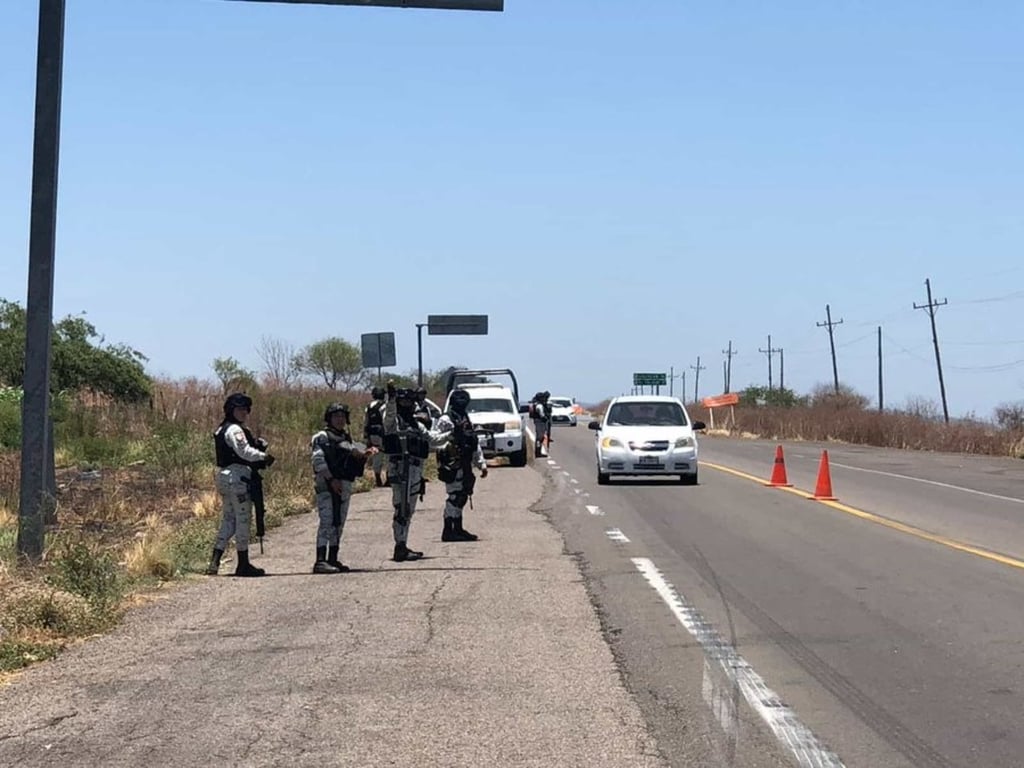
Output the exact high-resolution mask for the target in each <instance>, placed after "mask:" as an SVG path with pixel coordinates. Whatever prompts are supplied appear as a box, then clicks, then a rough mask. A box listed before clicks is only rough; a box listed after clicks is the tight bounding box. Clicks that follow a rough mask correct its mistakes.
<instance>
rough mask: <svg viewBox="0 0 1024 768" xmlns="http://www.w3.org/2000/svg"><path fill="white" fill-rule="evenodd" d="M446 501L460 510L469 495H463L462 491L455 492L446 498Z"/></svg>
mask: <svg viewBox="0 0 1024 768" xmlns="http://www.w3.org/2000/svg"><path fill="white" fill-rule="evenodd" d="M448 501H450V502H451V504H452V506H453V507H457V508H458V509H462V508H463V507H464V506H466V502H467V501H469V494H468V493H463V492H462V491H456V492H455V493H453V494H452V495H451V496H449V497H448Z"/></svg>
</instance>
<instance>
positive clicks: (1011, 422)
mask: <svg viewBox="0 0 1024 768" xmlns="http://www.w3.org/2000/svg"><path fill="white" fill-rule="evenodd" d="M995 417H996V424H998V425H999V426H1000V427H1002V428H1003V429H1009V430H1011V431H1013V432H1024V400H1022V401H1018V402H1016V403H1002V404H1000V405H999V406H997V407H996V410H995Z"/></svg>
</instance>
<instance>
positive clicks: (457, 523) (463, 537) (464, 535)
mask: <svg viewBox="0 0 1024 768" xmlns="http://www.w3.org/2000/svg"><path fill="white" fill-rule="evenodd" d="M452 527H453V528H454V529H455V535H456V536H458V537H459V541H476V540H477V539H478V538H479V536H477V535H476V534H475V533H470V532H469V531H467V530H466V529H465V528H463V527H462V518H461V517H456V518H455V520H454V522H453V525H452Z"/></svg>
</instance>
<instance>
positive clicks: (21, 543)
mask: <svg viewBox="0 0 1024 768" xmlns="http://www.w3.org/2000/svg"><path fill="white" fill-rule="evenodd" d="M63 69H64V0H39V41H38V49H37V54H36V111H35V141H34V146H33V155H32V210H31V220H30V224H29V247H28V299H27V302H26V308H25V315H26V318H25V376H24V380H23V383H22V388H23V390H24V393H25V395H24V398H23V400H22V411H21V423H22V430H21V433H22V434H21V496H20V499H19V510H18V543H17V549H18V554H19V555H20V556H22V557H25V558H28V559H29V560H31V561H37V560H39V558H40V557H42V554H43V544H44V536H43V521H44V519H46V518H51V519H52V514H53V508H54V507H55V501H56V500H55V499H54V498H53V497H52V496H51V495H50V494H49V493H47V481H46V477H47V474H48V471H47V468H48V467H50V466H52V465H53V458H52V451H53V444H52V442H51V441H50V440H48V439H47V437H48V434H49V429H50V425H49V415H50V349H51V342H52V326H53V272H54V256H55V253H56V238H57V169H58V165H59V163H58V160H59V155H60V106H61V87H62V84H63V78H62V75H63ZM48 451H49V452H50V453H51V455H50V456H49V457H48V456H47V452H48Z"/></svg>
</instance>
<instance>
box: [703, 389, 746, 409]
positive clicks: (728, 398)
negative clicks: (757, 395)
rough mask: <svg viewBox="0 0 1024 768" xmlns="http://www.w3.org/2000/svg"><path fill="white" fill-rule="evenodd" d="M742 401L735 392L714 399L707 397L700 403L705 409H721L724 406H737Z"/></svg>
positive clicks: (716, 396)
mask: <svg viewBox="0 0 1024 768" xmlns="http://www.w3.org/2000/svg"><path fill="white" fill-rule="evenodd" d="M739 401H740V396H739V395H738V394H736V393H735V392H730V393H729V394H727V395H715V396H714V397H705V398H704V399H703V400H701V401H700V404H701V405H703V406H704V407H705V408H721V407H722V406H723V405H736V404H737V403H739Z"/></svg>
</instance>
